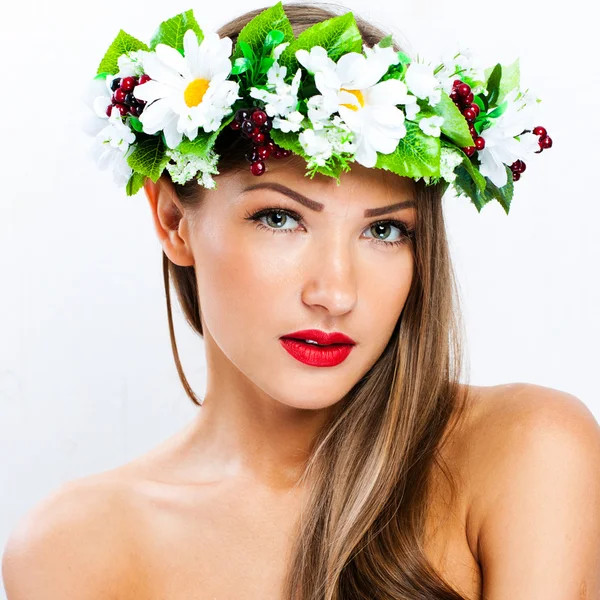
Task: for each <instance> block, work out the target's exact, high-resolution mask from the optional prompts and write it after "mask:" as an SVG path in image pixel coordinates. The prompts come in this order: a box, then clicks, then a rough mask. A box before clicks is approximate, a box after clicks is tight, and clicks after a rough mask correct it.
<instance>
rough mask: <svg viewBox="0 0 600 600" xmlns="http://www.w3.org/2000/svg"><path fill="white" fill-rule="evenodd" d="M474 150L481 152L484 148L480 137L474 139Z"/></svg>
mask: <svg viewBox="0 0 600 600" xmlns="http://www.w3.org/2000/svg"><path fill="white" fill-rule="evenodd" d="M475 148H477V150H483V149H484V148H485V139H484V138H482V137H481V136H479V137H477V138H476V139H475Z"/></svg>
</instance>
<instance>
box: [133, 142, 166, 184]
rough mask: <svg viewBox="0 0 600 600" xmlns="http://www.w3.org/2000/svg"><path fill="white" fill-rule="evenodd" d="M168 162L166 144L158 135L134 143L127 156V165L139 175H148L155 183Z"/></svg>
mask: <svg viewBox="0 0 600 600" xmlns="http://www.w3.org/2000/svg"><path fill="white" fill-rule="evenodd" d="M168 162H169V157H168V156H167V154H166V146H165V144H164V143H163V141H162V137H161V136H159V135H156V136H151V137H148V138H147V139H145V140H143V141H142V142H139V143H138V144H136V147H135V150H134V151H133V152H132V153H131V154H130V155H129V157H128V158H127V163H128V164H129V166H130V167H131V168H132V169H133V170H134V171H136V172H138V173H139V174H140V175H145V176H146V177H150V179H152V181H154V182H155V183H156V182H157V181H158V178H159V177H160V176H161V174H162V172H163V170H164V168H165V167H166V165H167V163H168Z"/></svg>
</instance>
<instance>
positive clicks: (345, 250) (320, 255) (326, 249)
mask: <svg viewBox="0 0 600 600" xmlns="http://www.w3.org/2000/svg"><path fill="white" fill-rule="evenodd" d="M340 238H341V236H336V239H334V240H331V238H330V240H329V243H324V244H323V245H319V246H318V247H315V248H313V252H314V253H313V255H312V257H311V258H310V260H307V261H305V266H306V270H305V272H304V275H305V277H304V280H305V283H304V286H303V288H302V300H303V302H304V303H305V304H306V305H308V306H311V307H312V306H321V307H323V308H324V309H325V310H326V311H327V312H328V313H329V314H331V315H335V316H337V315H343V314H344V313H347V312H349V311H351V310H352V309H353V308H354V306H355V305H356V301H357V278H356V265H355V264H354V263H355V261H354V257H353V249H352V247H351V246H350V245H349V244H348V243H347V241H346V242H343V241H342V240H341V239H340ZM336 240H337V241H336Z"/></svg>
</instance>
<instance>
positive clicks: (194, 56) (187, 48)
mask: <svg viewBox="0 0 600 600" xmlns="http://www.w3.org/2000/svg"><path fill="white" fill-rule="evenodd" d="M198 48H199V46H198V36H197V35H196V33H195V31H194V30H193V29H188V30H187V31H186V32H185V34H184V36H183V52H184V55H185V60H186V61H187V64H188V68H189V70H190V72H191V75H192V76H195V74H196V72H197V71H198V68H199V67H198Z"/></svg>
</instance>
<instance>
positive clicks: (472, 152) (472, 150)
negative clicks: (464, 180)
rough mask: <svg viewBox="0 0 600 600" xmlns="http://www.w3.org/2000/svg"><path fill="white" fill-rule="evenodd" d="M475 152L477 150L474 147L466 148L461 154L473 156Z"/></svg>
mask: <svg viewBox="0 0 600 600" xmlns="http://www.w3.org/2000/svg"><path fill="white" fill-rule="evenodd" d="M476 150H477V148H476V147H475V146H467V147H466V148H463V152H464V153H465V154H466V155H467V156H473V154H475V151H476Z"/></svg>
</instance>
